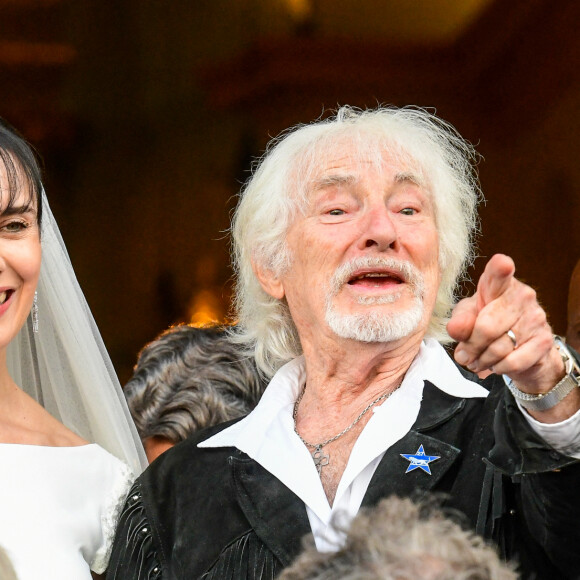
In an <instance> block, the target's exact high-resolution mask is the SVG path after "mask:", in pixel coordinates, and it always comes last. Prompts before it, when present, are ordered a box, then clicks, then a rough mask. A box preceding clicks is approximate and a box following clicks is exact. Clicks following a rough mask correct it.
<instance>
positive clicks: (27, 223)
mask: <svg viewBox="0 0 580 580" xmlns="http://www.w3.org/2000/svg"><path fill="white" fill-rule="evenodd" d="M16 169H17V172H16V175H15V176H14V177H15V179H12V180H9V179H8V172H7V169H6V166H5V165H4V164H3V163H2V162H0V350H4V349H6V347H7V346H8V344H9V343H10V341H11V340H12V339H13V338H14V337H15V336H16V335H17V334H18V332H19V330H20V329H21V327H22V326H23V324H24V323H25V321H26V318H27V317H28V314H29V312H30V308H31V306H32V301H33V299H34V292H35V290H36V285H37V283H38V277H39V275H40V261H41V246H40V228H39V225H38V216H37V204H36V200H34V199H33V198H32V200H31V195H30V192H29V183H28V180H27V179H26V177H25V176H24V173H23V172H22V171H19V170H18V166H17V165H16ZM10 182H12V183H10ZM11 186H12V188H13V191H10V188H11ZM14 186H16V190H14Z"/></svg>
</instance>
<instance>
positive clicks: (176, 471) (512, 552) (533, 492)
mask: <svg viewBox="0 0 580 580" xmlns="http://www.w3.org/2000/svg"><path fill="white" fill-rule="evenodd" d="M468 378H470V379H471V380H474V381H477V378H476V377H475V376H473V375H468ZM482 384H483V385H484V386H487V387H488V388H489V389H490V394H489V396H488V397H487V398H485V399H481V398H473V399H463V398H456V397H453V396H451V395H448V394H446V393H444V392H443V391H441V390H439V389H438V388H437V387H435V386H434V385H432V384H431V383H429V382H427V381H426V382H425V388H424V393H423V401H422V403H421V410H420V412H419V415H418V417H417V420H416V422H415V424H414V425H413V427H412V428H411V430H410V431H409V432H408V433H407V435H406V436H405V437H403V438H402V439H401V440H400V441H398V442H397V443H396V444H394V445H393V446H392V447H390V448H389V449H388V450H387V451H386V453H385V455H384V457H383V459H382V461H381V462H380V464H379V466H378V467H377V469H376V471H375V473H374V475H373V478H372V480H371V482H370V485H369V487H368V490H367V492H366V495H365V497H364V500H363V506H373V505H375V504H377V503H378V502H379V501H380V500H381V499H382V498H384V497H387V496H389V495H392V494H396V495H398V496H401V497H404V496H410V495H412V496H413V497H414V498H417V497H418V496H420V494H421V493H427V492H438V493H443V494H446V496H447V497H448V500H447V501H446V503H445V506H448V507H451V508H455V509H458V510H460V511H461V512H463V513H464V514H465V515H466V516H467V520H468V521H469V522H470V523H471V525H472V526H473V528H474V529H475V530H476V531H477V532H478V533H480V534H482V535H484V536H485V537H487V538H489V539H491V540H492V541H493V542H495V543H496V544H497V545H498V546H499V549H500V551H501V553H502V555H503V556H504V557H506V558H508V559H515V560H517V561H518V562H519V564H520V571H521V577H522V579H523V580H531V579H535V580H559V579H580V462H578V461H577V460H575V459H572V458H570V457H566V456H564V455H562V454H560V453H558V452H557V451H555V450H554V449H552V448H551V447H550V446H549V445H547V444H546V443H545V442H544V441H543V440H542V439H541V438H540V437H539V436H538V435H536V434H535V432H534V431H533V430H532V429H531V428H530V426H529V424H528V423H527V421H526V420H525V418H524V417H523V416H522V414H521V412H520V411H519V409H518V408H517V406H516V404H515V401H514V400H513V398H512V396H511V394H509V392H508V391H507V389H506V388H505V386H504V383H503V380H502V379H501V378H500V377H497V376H494V375H492V376H491V377H489V378H488V379H486V380H485V381H483V382H482ZM226 426H227V424H226V425H221V426H218V427H215V428H210V429H208V430H205V431H202V432H199V433H198V434H196V435H195V436H194V437H193V438H191V439H189V440H187V441H185V442H183V443H181V444H180V445H178V446H176V447H175V448H173V449H172V450H170V451H168V452H166V453H165V454H163V455H162V456H161V457H160V458H159V459H157V460H156V461H155V462H154V463H153V464H152V465H151V466H150V467H149V468H148V469H147V470H146V471H145V473H143V474H142V475H141V477H140V478H139V479H138V480H137V482H136V483H135V485H134V487H133V489H132V491H131V492H130V494H129V496H128V499H127V501H126V504H125V507H124V510H123V512H122V514H121V519H120V523H119V527H118V530H117V536H116V540H115V543H114V547H113V553H112V556H111V561H110V565H109V569H108V573H107V579H108V580H145V579H147V580H151V579H164V580H195V579H204V580H270V579H273V578H275V577H276V576H277V575H278V574H279V573H280V571H281V570H282V569H283V568H284V567H285V566H287V565H289V564H290V563H291V562H292V560H293V559H294V558H295V557H296V556H297V555H298V553H299V552H300V550H301V538H302V537H303V536H304V535H305V534H308V533H310V531H311V530H310V525H309V522H308V516H307V514H306V508H305V506H304V503H303V502H302V501H301V500H300V499H299V498H298V497H297V496H296V495H294V493H293V492H291V491H290V490H289V489H288V488H287V487H286V486H284V485H283V484H282V483H280V482H279V481H278V480H277V479H276V478H275V477H274V476H273V475H271V474H270V473H269V472H268V471H266V470H265V469H264V468H263V467H261V466H260V465H259V464H258V463H257V462H255V461H253V460H252V459H250V458H249V457H248V456H247V455H246V454H244V453H242V452H241V451H239V450H237V449H235V448H233V447H232V448H198V447H197V443H198V442H199V441H202V440H204V439H207V438H208V437H210V436H211V435H213V434H214V433H216V432H217V431H219V430H222V429H224V428H225V427H226ZM421 444H425V445H427V444H428V445H429V451H430V453H432V454H434V455H438V456H440V457H441V459H440V460H438V469H437V472H436V473H434V474H433V475H432V476H431V477H420V476H419V475H420V474H419V473H418V472H421V470H420V469H417V470H414V471H412V472H410V473H407V474H405V473H404V471H403V470H401V469H400V457H399V454H400V453H405V452H408V450H409V449H417V448H418V447H419V445H421ZM395 466H396V467H395Z"/></svg>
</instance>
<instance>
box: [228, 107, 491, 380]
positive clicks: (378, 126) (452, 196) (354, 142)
mask: <svg viewBox="0 0 580 580" xmlns="http://www.w3.org/2000/svg"><path fill="white" fill-rule="evenodd" d="M345 145H346V146H350V150H352V151H355V152H356V153H355V155H356V156H357V160H359V161H361V162H362V161H367V162H371V163H374V164H376V165H380V164H381V163H382V160H383V158H384V154H385V152H388V153H389V155H390V156H391V157H395V158H398V159H403V160H405V161H406V162H408V163H411V164H412V165H413V166H414V167H416V169H417V170H418V171H419V172H420V173H421V174H422V175H423V177H424V178H425V181H426V183H427V185H428V187H429V189H430V191H431V193H432V195H433V199H434V203H435V211H436V222H437V229H438V233H439V242H440V250H439V266H440V270H441V275H442V280H441V285H440V288H439V292H438V295H437V302H436V305H435V309H434V312H433V315H432V318H431V321H430V325H429V329H428V336H431V337H434V338H436V339H438V340H440V341H441V342H448V341H449V337H448V335H447V333H446V330H445V325H446V323H447V321H448V318H449V314H450V311H451V308H452V307H453V304H454V303H455V301H456V291H457V285H458V282H459V280H460V279H461V277H462V276H463V275H465V272H466V269H467V267H468V266H469V265H470V264H471V263H472V261H473V257H474V249H473V246H474V238H475V234H476V232H477V230H478V218H477V204H478V202H479V200H480V199H481V192H480V188H479V182H478V178H477V172H476V162H477V154H476V153H475V151H474V149H473V147H472V146H471V145H470V144H469V143H467V142H466V141H465V140H464V139H463V138H462V137H461V136H460V135H459V134H458V132H457V131H456V130H455V129H454V128H453V127H452V126H451V125H449V124H448V123H446V122H445V121H443V120H441V119H439V118H438V117H436V116H435V115H433V114H431V113H429V112H428V111H425V110H423V109H419V108H411V107H407V108H400V109H399V108H394V107H379V108H377V109H371V110H364V111H361V110H358V109H353V108H351V107H342V108H340V109H339V110H338V112H337V114H336V115H335V116H333V117H331V118H328V119H325V120H320V121H316V122H314V123H312V124H310V125H299V126H297V127H295V128H292V129H289V130H288V131H286V132H284V133H283V134H282V135H280V136H279V137H278V138H276V139H274V140H272V142H271V143H270V145H269V146H268V148H267V150H266V153H265V155H264V156H263V158H262V159H261V161H260V162H259V163H258V164H257V166H256V168H255V171H254V172H253V175H252V177H251V178H250V179H249V181H248V182H247V184H246V186H245V188H244V189H243V190H242V192H241V194H240V202H239V204H238V207H237V209H236V212H235V215H234V220H233V224H232V238H233V264H234V270H235V274H236V295H235V311H236V312H235V315H236V318H237V321H238V332H237V334H236V337H235V339H236V340H237V341H238V342H240V343H242V344H244V345H245V348H246V349H248V350H249V351H251V352H253V353H254V355H255V358H256V362H257V365H258V367H259V368H260V370H261V371H262V372H263V373H264V374H265V375H266V376H271V375H273V374H274V373H275V372H276V370H278V368H279V367H280V366H282V365H283V364H284V363H286V362H288V361H289V360H291V359H293V358H295V357H296V356H298V355H299V354H301V352H302V349H301V346H300V340H299V338H298V335H297V331H296V327H295V326H294V323H293V321H292V318H291V316H290V312H289V309H288V305H287V303H286V301H285V300H278V299H276V298H273V297H272V296H270V295H269V294H268V293H266V292H265V291H264V290H263V289H262V287H261V286H260V283H259V281H258V279H257V277H256V275H255V273H254V270H253V266H252V263H254V265H256V266H258V267H261V268H263V269H266V270H270V271H272V272H273V273H274V274H275V275H280V274H282V273H283V272H284V270H285V269H286V268H288V266H289V264H290V259H291V257H290V253H289V251H288V248H287V245H286V233H287V231H288V228H289V226H290V225H291V224H292V222H293V220H294V219H295V218H296V216H297V215H298V214H300V213H301V212H303V211H304V209H305V207H306V204H307V193H308V187H309V184H310V183H311V182H312V179H313V177H314V176H315V172H316V170H317V166H318V165H319V163H320V161H321V157H322V156H323V155H325V154H327V152H328V151H333V150H334V149H336V148H337V147H340V148H344V147H345Z"/></svg>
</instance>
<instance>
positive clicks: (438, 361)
mask: <svg viewBox="0 0 580 580" xmlns="http://www.w3.org/2000/svg"><path fill="white" fill-rule="evenodd" d="M424 381H429V382H430V383H432V384H433V385H435V386H436V387H437V388H439V389H440V390H442V391H444V392H445V393H447V394H448V395H452V396H453V397H462V398H473V397H487V394H488V392H487V390H486V389H485V388H484V387H482V386H481V385H479V384H477V383H475V382H473V381H470V380H469V379H467V378H465V377H464V376H463V375H462V374H461V373H460V372H459V369H458V368H457V366H455V364H454V363H453V361H452V360H451V358H450V357H449V355H448V354H447V353H446V352H445V350H444V349H443V347H442V346H441V345H440V344H439V343H438V342H437V341H436V340H434V339H430V338H428V339H425V340H424V341H423V343H422V344H421V348H420V350H419V353H418V355H417V356H416V357H415V360H414V361H413V363H412V364H411V366H410V367H409V370H408V371H407V374H406V375H405V379H404V380H403V383H402V384H401V387H400V389H399V391H400V392H401V394H407V393H406V391H410V390H411V389H410V385H411V384H417V383H419V384H420V385H421V389H422V385H423V384H424ZM305 382H306V369H305V363H304V356H299V357H297V358H295V359H294V360H292V361H290V362H289V363H286V364H285V365H284V366H283V367H281V368H280V369H279V370H278V372H277V373H276V374H275V375H274V377H273V378H272V380H271V381H270V384H269V385H268V387H267V388H266V390H265V391H264V394H263V395H262V398H261V399H260V402H259V403H258V405H257V406H256V408H255V409H254V410H253V411H252V412H251V413H250V414H249V415H247V416H246V417H244V419H242V420H241V421H238V422H237V423H235V424H234V425H232V426H231V427H228V428H227V429H224V430H223V431H221V432H219V433H217V434H216V435H214V436H213V437H210V438H209V439H206V440H205V441H203V442H201V443H199V447H231V446H233V447H237V448H238V449H240V450H241V451H244V452H246V453H248V455H250V457H252V456H254V453H249V452H248V450H256V448H257V447H258V446H260V444H261V443H260V440H261V439H262V438H263V437H264V434H265V433H267V431H268V427H269V425H271V424H272V423H273V422H274V421H276V417H277V415H278V414H279V413H283V414H284V415H286V416H287V417H288V418H290V419H291V422H292V429H291V430H292V431H293V430H294V427H293V420H292V411H293V407H294V402H295V401H296V399H297V398H298V394H299V392H300V389H301V388H302V386H303V385H304V383H305ZM421 392H422V391H421ZM408 394H410V393H408ZM399 396H400V395H399ZM378 409H380V407H379V408H378ZM378 409H377V410H378ZM415 418H416V417H415Z"/></svg>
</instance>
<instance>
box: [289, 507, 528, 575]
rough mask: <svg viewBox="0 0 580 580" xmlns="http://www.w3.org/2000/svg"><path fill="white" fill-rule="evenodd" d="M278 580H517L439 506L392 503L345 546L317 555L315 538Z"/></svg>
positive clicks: (358, 522)
mask: <svg viewBox="0 0 580 580" xmlns="http://www.w3.org/2000/svg"><path fill="white" fill-rule="evenodd" d="M303 543H304V551H303V552H302V554H300V556H298V558H297V559H296V560H295V561H294V563H293V564H292V565H291V566H290V567H289V568H286V569H285V570H284V571H283V572H282V574H281V575H280V576H279V580H336V579H337V578H340V579H341V580H517V578H518V575H517V574H516V573H515V571H514V568H513V567H512V566H511V565H509V564H507V563H505V562H502V561H501V560H500V559H499V557H498V555H497V552H496V551H495V550H494V549H493V548H492V547H491V546H488V545H487V544H486V543H485V541H484V540H483V538H481V537H479V536H476V535H475V534H474V533H473V532H470V531H467V530H464V529H462V528H461V526H460V525H459V524H458V523H456V522H454V521H453V520H452V519H450V518H449V517H448V516H446V514H445V513H444V512H443V511H441V510H440V509H438V508H437V507H436V505H435V504H428V503H422V504H416V503H413V502H412V501H411V500H410V499H400V498H398V497H395V496H393V497H389V498H387V499H384V500H382V501H381V503H379V504H378V506H377V507H376V508H372V509H363V510H361V511H360V512H359V514H358V515H357V516H356V518H355V519H354V520H353V521H352V525H351V527H350V530H349V531H348V535H347V540H346V544H345V545H344V547H342V548H341V549H340V550H338V551H337V552H330V553H328V552H327V553H321V552H318V550H317V549H316V546H315V545H314V542H313V540H312V535H309V536H307V537H306V539H305V540H304V542H303Z"/></svg>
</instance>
